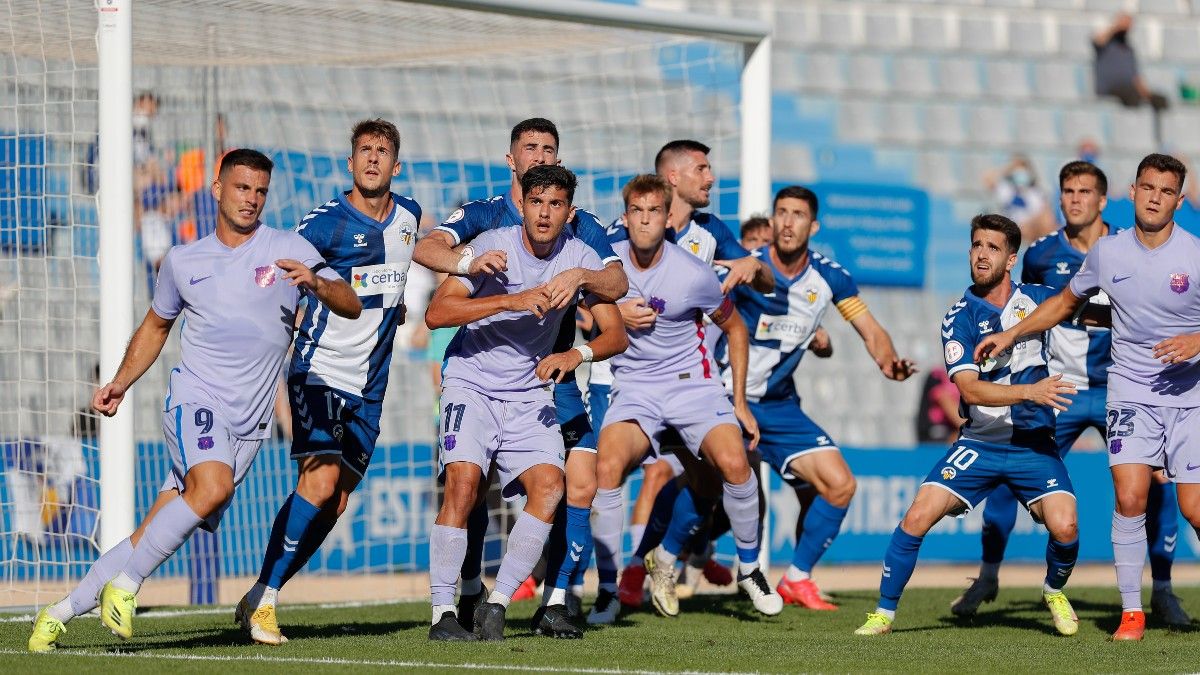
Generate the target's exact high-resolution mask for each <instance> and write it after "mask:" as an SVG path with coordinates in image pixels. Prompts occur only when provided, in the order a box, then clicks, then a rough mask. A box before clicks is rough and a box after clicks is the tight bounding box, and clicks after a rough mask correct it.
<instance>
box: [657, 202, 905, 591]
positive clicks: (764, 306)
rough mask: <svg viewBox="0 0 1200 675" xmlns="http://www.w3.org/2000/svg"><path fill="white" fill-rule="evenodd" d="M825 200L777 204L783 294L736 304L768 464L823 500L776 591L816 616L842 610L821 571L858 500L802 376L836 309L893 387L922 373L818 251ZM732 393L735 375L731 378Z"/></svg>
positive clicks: (774, 248) (672, 536)
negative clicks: (805, 397)
mask: <svg viewBox="0 0 1200 675" xmlns="http://www.w3.org/2000/svg"><path fill="white" fill-rule="evenodd" d="M817 214H818V202H817V196H816V195H815V194H814V193H813V192H812V191H811V190H809V189H808V188H805V187H802V186H799V185H792V186H789V187H785V188H783V189H781V190H780V191H779V192H778V193H776V195H775V201H774V204H773V212H772V215H771V227H772V231H773V239H772V241H771V244H770V245H769V246H765V247H763V248H762V249H760V250H759V255H760V259H761V260H763V261H764V262H765V263H766V264H767V265H768V266H769V267H770V268H771V271H772V273H773V274H774V277H775V290H774V291H772V292H771V293H759V292H757V291H755V290H753V289H750V288H747V287H745V286H738V287H736V288H734V290H733V293H732V296H731V297H732V299H733V302H734V305H735V306H736V307H737V308H738V311H739V312H740V313H741V315H742V320H743V321H744V322H745V323H746V325H747V326H753V327H754V329H753V331H752V332H751V335H750V371H749V374H748V375H747V378H746V395H747V398H748V399H749V400H750V412H752V413H753V414H754V418H755V419H756V420H758V425H759V431H760V433H761V434H762V440H761V442H760V443H759V451H760V452H761V453H762V456H763V459H764V460H765V461H766V462H767V463H768V464H770V465H771V467H772V468H774V469H775V471H776V472H777V473H778V474H779V475H780V476H781V477H782V478H783V479H784V480H785V481H788V482H791V483H794V484H798V483H806V484H809V485H812V486H813V487H814V488H815V489H816V492H817V496H816V498H815V499H814V500H813V502H812V504H811V507H810V508H807V509H805V510H804V516H803V529H802V532H801V534H800V536H799V538H798V539H797V541H796V547H795V550H794V552H793V554H792V564H791V566H790V567H788V570H787V572H786V573H785V575H784V577H783V578H782V579H781V580H780V582H779V584H778V586H777V589H776V590H778V591H779V594H780V595H781V596H782V597H783V599H784V600H785V601H786V602H788V603H790V604H797V605H801V606H804V607H807V608H809V609H818V610H832V609H836V608H837V607H836V606H835V605H833V604H832V603H830V602H828V601H826V600H823V599H822V598H821V592H820V589H818V587H817V586H816V584H815V583H814V582H813V580H812V578H811V575H812V571H813V567H814V566H815V565H816V563H817V561H818V560H820V558H821V556H822V555H823V554H824V552H825V550H826V549H828V548H829V545H830V544H831V543H832V542H833V540H834V539H835V538H836V537H837V535H838V532H839V531H840V530H841V525H842V521H843V520H844V519H845V517H846V512H847V510H848V509H849V507H850V500H851V498H852V497H853V496H854V492H855V480H854V476H853V474H851V473H850V467H849V466H848V465H847V464H846V460H845V459H844V458H843V457H842V453H841V451H839V450H838V447H837V445H836V443H834V441H833V439H831V438H830V436H829V434H827V433H826V432H825V430H824V429H822V428H821V427H820V426H819V425H817V423H816V422H814V421H813V420H812V419H810V418H809V417H808V415H807V414H806V413H805V412H804V411H803V410H802V409H801V407H800V397H799V395H798V394H797V393H796V386H795V382H794V380H793V375H794V374H795V372H796V368H797V367H799V365H800V360H801V359H802V358H803V357H804V354H805V353H806V352H807V351H808V348H809V347H810V345H812V343H813V341H814V340H815V339H816V336H817V332H818V330H819V328H820V325H821V322H822V320H823V319H824V317H825V314H826V313H827V312H828V311H829V309H830V308H836V309H837V310H838V312H839V313H841V315H842V317H843V318H844V319H845V320H846V321H849V322H850V324H851V325H852V326H853V327H854V329H855V330H856V331H857V332H858V334H859V335H860V336H861V337H862V340H863V344H864V345H866V348H867V351H868V353H870V355H871V357H872V358H873V359H874V360H875V363H876V364H877V365H878V366H879V370H880V372H881V373H882V374H883V376H884V377H886V378H888V379H890V380H895V381H902V380H905V379H907V378H908V377H909V376H910V375H911V374H912V373H913V364H912V363H911V362H910V361H908V360H907V359H902V358H900V357H898V356H897V355H896V350H895V347H894V346H893V345H892V339H891V336H889V335H888V332H887V331H886V330H884V328H883V327H882V326H881V325H879V322H878V321H876V320H875V317H874V316H873V315H872V314H871V312H870V311H869V310H868V309H867V306H866V304H865V303H864V302H863V300H862V298H860V297H859V294H858V287H857V286H856V285H855V283H854V280H853V278H851V276H850V273H849V272H848V271H847V270H846V269H845V268H844V267H842V266H841V265H839V264H837V263H836V262H834V261H832V260H830V259H829V258H826V257H825V256H823V255H821V254H819V253H817V252H816V251H813V250H811V249H810V243H811V238H812V236H813V235H814V234H816V233H817V231H818V230H819V229H820V223H819V221H818V220H817ZM725 374H726V380H727V384H728V386H729V388H730V391H732V382H728V379H729V376H730V374H731V373H730V372H729V371H728V370H726V373H725ZM688 525H689V524H688V523H681V522H673V523H672V524H671V530H670V532H669V533H668V535H667V538H666V539H665V540H664V541H663V547H664V548H666V549H667V550H668V551H671V548H672V547H673V546H675V547H677V546H679V541H680V539H681V536H682V535H681V534H680V533H681V532H686V531H687V528H688Z"/></svg>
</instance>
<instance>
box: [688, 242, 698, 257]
mask: <svg viewBox="0 0 1200 675" xmlns="http://www.w3.org/2000/svg"><path fill="white" fill-rule="evenodd" d="M688 250H689V251H691V252H692V255H700V242H698V241H696V240H695V239H693V240H691V241H689V242H688Z"/></svg>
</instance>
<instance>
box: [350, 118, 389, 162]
mask: <svg viewBox="0 0 1200 675" xmlns="http://www.w3.org/2000/svg"><path fill="white" fill-rule="evenodd" d="M364 136H379V137H380V138H383V139H386V140H387V142H388V143H391V144H392V152H394V153H399V152H400V130H399V129H397V128H396V125H395V124H392V123H391V122H389V121H387V120H385V119H383V118H380V117H376V118H375V119H373V120H362V121H361V122H358V123H357V124H355V125H354V128H353V129H351V130H350V152H351V153H353V152H354V150H355V148H357V147H358V139H360V138H362V137H364Z"/></svg>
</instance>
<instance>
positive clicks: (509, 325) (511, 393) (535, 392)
mask: <svg viewBox="0 0 1200 675" xmlns="http://www.w3.org/2000/svg"><path fill="white" fill-rule="evenodd" d="M524 231H525V230H524V228H523V227H502V228H498V229H494V230H488V231H487V232H484V233H483V234H481V235H479V236H478V237H476V238H475V239H474V241H473V242H472V244H471V245H472V246H473V247H474V248H475V250H477V251H492V250H500V251H504V252H505V254H507V256H508V271H506V272H501V273H499V274H495V275H487V274H477V275H474V276H470V277H454V278H455V279H457V280H458V281H459V282H461V283H462V284H463V285H465V286H466V287H467V290H468V291H470V292H471V297H475V298H481V297H488V296H492V295H506V294H508V295H511V294H515V293H520V292H521V291H524V290H526V289H529V288H535V287H537V286H541V285H542V284H545V283H547V282H549V281H550V280H551V279H553V278H554V277H555V275H557V274H558V273H560V272H564V271H566V270H569V269H572V268H575V267H582V268H585V269H589V270H600V269H603V268H604V263H602V262H601V261H600V256H598V255H596V252H595V251H593V250H592V249H591V248H590V247H589V246H588V245H587V244H584V243H583V241H581V240H580V239H577V238H575V237H573V236H571V235H570V234H567V233H566V232H565V231H564V232H563V234H561V235H560V236H559V238H558V243H557V244H556V245H555V249H554V251H553V252H552V253H551V254H550V255H549V256H547V257H546V258H545V259H541V258H538V257H536V256H534V255H533V254H532V253H530V252H529V251H527V250H525V245H524V243H522V233H523V232H524ZM566 311H567V310H566V309H556V310H553V311H550V312H547V313H545V314H544V315H543V316H542V318H540V319H539V318H537V317H536V316H534V315H533V314H531V313H529V312H500V313H499V314H495V315H493V316H490V317H488V318H486V319H482V320H480V321H476V322H474V323H470V324H467V325H465V326H463V327H462V328H460V329H459V330H458V333H457V334H456V335H455V336H454V339H453V340H452V341H451V342H450V346H449V347H447V348H446V362H445V368H444V370H443V375H444V377H445V386H447V387H465V388H467V389H472V390H474V391H477V392H479V393H481V394H486V395H488V396H491V397H492V398H496V399H499V400H502V401H542V400H550V399H552V398H553V394H552V392H551V383H549V382H545V381H543V380H540V379H538V377H537V375H536V374H534V370H535V369H536V368H537V364H538V362H539V361H541V360H542V359H543V358H545V357H546V356H549V355H550V354H551V353H552V352H553V351H554V339H555V338H556V337H557V336H558V330H559V328H560V326H561V324H562V318H563V315H564V314H565V313H566ZM572 311H574V309H572Z"/></svg>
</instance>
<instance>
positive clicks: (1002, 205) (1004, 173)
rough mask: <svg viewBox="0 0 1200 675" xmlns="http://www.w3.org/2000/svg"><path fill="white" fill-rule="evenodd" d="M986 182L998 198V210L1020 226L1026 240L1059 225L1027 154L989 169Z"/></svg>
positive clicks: (1032, 239) (1046, 232)
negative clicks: (1055, 220)
mask: <svg viewBox="0 0 1200 675" xmlns="http://www.w3.org/2000/svg"><path fill="white" fill-rule="evenodd" d="M983 185H984V187H986V188H987V189H988V191H989V192H991V193H992V196H993V198H994V199H995V200H996V208H997V210H998V211H999V212H1000V213H1001V214H1003V215H1004V216H1005V217H1007V218H1009V219H1011V220H1012V221H1013V222H1015V223H1016V224H1017V225H1018V226H1019V227H1020V228H1021V238H1022V240H1023V242H1024V243H1026V244H1027V243H1029V242H1032V241H1034V240H1036V239H1038V238H1039V237H1041V236H1043V235H1046V234H1050V233H1051V232H1053V231H1054V230H1055V229H1056V228H1057V225H1056V224H1055V222H1054V213H1053V212H1052V211H1051V210H1050V200H1049V199H1047V198H1046V195H1045V193H1044V192H1042V188H1041V186H1039V185H1038V180H1037V173H1036V172H1035V171H1034V170H1033V163H1032V162H1030V161H1029V158H1028V157H1026V156H1024V155H1020V154H1016V155H1013V156H1012V159H1011V160H1009V162H1008V164H1006V165H1004V166H1002V167H999V168H996V169H992V170H990V171H988V172H986V173H985V174H984V176H983Z"/></svg>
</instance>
